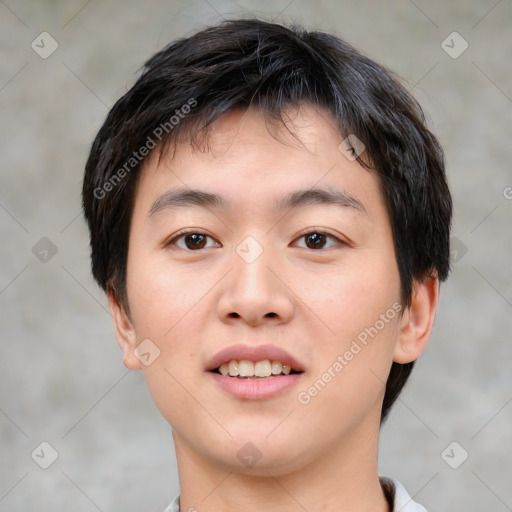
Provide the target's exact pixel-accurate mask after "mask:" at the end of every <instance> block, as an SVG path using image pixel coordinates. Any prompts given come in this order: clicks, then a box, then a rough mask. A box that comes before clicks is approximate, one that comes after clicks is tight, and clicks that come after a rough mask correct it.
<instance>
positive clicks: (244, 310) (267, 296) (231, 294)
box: [217, 248, 295, 326]
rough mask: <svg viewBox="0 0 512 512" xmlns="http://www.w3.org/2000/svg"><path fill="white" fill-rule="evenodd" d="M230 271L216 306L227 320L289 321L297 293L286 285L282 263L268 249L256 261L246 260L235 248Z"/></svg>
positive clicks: (223, 319)
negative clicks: (278, 262)
mask: <svg viewBox="0 0 512 512" xmlns="http://www.w3.org/2000/svg"><path fill="white" fill-rule="evenodd" d="M230 263H232V264H233V268H232V270H231V272H229V273H228V275H227V276H226V279H225V280H224V285H223V289H222V295H221V297H220V299H219V302H218V305H217V312H218V315H219V317H220V318H221V320H222V321H224V322H231V323H232V322H240V321H243V322H246V323H247V324H249V325H251V326H258V325H262V324H264V323H266V322H270V323H273V324H275V325H278V324H282V323H287V322H289V321H290V320H291V318H292V317H293V314H294V308H295V306H294V294H293V292H292V291H291V289H290V288H289V287H288V286H287V284H286V282H287V279H286V275H285V274H286V273H285V272H284V270H283V267H282V265H279V264H277V259H276V258H275V257H274V256H273V255H272V254H271V250H270V249H269V248H267V249H265V250H264V251H263V252H262V254H260V255H259V256H258V257H257V258H256V259H255V260H254V261H250V260H249V261H246V260H245V259H244V258H243V257H241V256H240V255H239V254H238V253H237V252H236V251H234V254H233V257H232V258H231V259H230Z"/></svg>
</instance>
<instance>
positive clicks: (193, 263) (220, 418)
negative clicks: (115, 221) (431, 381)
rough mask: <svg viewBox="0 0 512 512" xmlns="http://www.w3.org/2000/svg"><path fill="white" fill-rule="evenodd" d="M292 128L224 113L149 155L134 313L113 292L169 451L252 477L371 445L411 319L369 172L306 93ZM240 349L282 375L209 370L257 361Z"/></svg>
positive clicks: (132, 257)
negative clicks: (198, 141) (191, 138)
mask: <svg viewBox="0 0 512 512" xmlns="http://www.w3.org/2000/svg"><path fill="white" fill-rule="evenodd" d="M287 125H288V127H289V128H290V130H291V131H292V132H293V133H294V134H296V136H297V137H294V136H292V135H291V134H290V133H289V132H288V130H287V129H286V128H284V127H283V126H282V125H280V126H278V125H269V124H268V123H266V122H265V118H264V117H263V114H262V113H261V112H259V111H256V110H249V111H246V112H245V113H243V112H231V113H229V114H226V115H224V116H223V117H221V118H220V119H219V120H218V121H217V122H216V123H215V124H214V125H213V128H212V131H211V133H210V135H209V139H208V141H209V147H208V149H207V150H206V149H205V150H204V151H199V150H197V149H193V148H192V147H191V146H189V145H187V144H184V143H183V144H178V145H177V147H176V151H175V152H174V153H172V155H171V154H169V155H167V156H166V155H162V158H161V159H160V160H159V158H158V157H157V156H158V155H156V153H155V154H153V155H152V156H151V157H150V159H149V160H147V162H146V165H145V168H144V169H143V172H142V174H141V176H140V181H139V183H138V186H137V190H136V196H135V204H134V211H133V218H132V224H131V231H130V240H129V250H128V262H127V295H128V303H129V307H130V317H129V318H128V317H126V316H125V315H124V314H123V313H122V310H120V309H119V307H118V306H117V305H116V304H115V303H114V302H113V301H111V306H112V308H113V311H114V312H115V315H114V317H115V322H116V332H117V336H118V339H119V342H120V344H121V346H122V348H123V351H124V355H125V364H126V365H127V366H128V367H130V368H133V369H139V368H140V369H142V370H143V373H144V377H145V380H146V382H147V386H148V388H149V391H150V393H151V396H152V398H153V400H154V402H155V404H156V406H157V407H158V409H159V410H160V411H161V413H162V415H163V416H164V417H165V418H166V420H167V421H168V422H169V423H170V424H171V426H172V428H173V435H174V439H175V442H176V443H177V450H178V449H181V450H184V451H188V452H189V453H190V454H194V456H196V457H201V458H203V459H204V460H208V461H210V462H213V463H215V464H217V465H219V466H222V467H225V468H229V469H230V470H236V471H240V472H244V471H247V472H252V474H258V473H261V474H264V473H265V471H267V470H272V472H273V474H279V473H284V472H286V471H290V470H292V469H293V468H297V467H300V466H303V465H306V464H311V463H313V462H314V461H315V460H316V459H318V458H319V457H321V456H322V454H326V453H332V452H333V451H338V452H339V451H342V450H345V451H346V450H349V449H351V448H350V447H351V446H352V447H355V446H359V445H360V446H364V442H367V440H368V437H369V436H371V435H373V436H374V435H375V432H376V431H378V425H379V419H380V409H381V404H382V398H383V394H384V389H385V381H386V378H387V375H388V373H389V369H390V367H391V364H392V361H393V359H395V360H397V359H399V358H400V357H401V356H400V350H402V352H401V354H402V357H406V356H404V355H403V347H402V349H401V348H400V343H399V339H400V335H401V333H402V331H403V330H404V325H405V322H406V321H407V319H408V318H410V317H409V316H408V315H404V316H403V317H401V316H400V315H399V314H398V312H399V311H400V308H401V306H400V302H399V298H400V280H399V273H398V268H397V263H396V259H395V253H394V247H393V238H392V232H391V226H390V222H389V218H388V215H387V213H386V208H385V203H384V199H383V197H382V195H381V192H380V190H379V186H378V180H377V177H376V176H375V174H373V173H371V172H369V171H367V170H364V169H363V168H362V167H361V166H360V165H359V164H358V163H357V161H354V160H353V159H352V158H347V154H346V153H344V152H342V151H341V150H340V149H339V146H340V143H341V142H342V138H341V136H340V134H339V131H338V130H337V128H336V125H335V121H334V119H333V118H332V117H331V116H330V114H328V113H327V112H326V111H323V110H319V109H318V108H313V107H311V106H307V105H303V106H302V107H301V108H300V109H299V110H298V111H294V113H290V117H289V119H288V121H287ZM348 156H350V155H348ZM363 158H364V155H363ZM183 191H184V192H187V193H188V195H183V194H182V195H181V196H177V193H178V192H183ZM192 191H198V192H200V193H201V194H195V195H193V194H192V193H191V192H192ZM213 195H215V196H218V198H217V199H212V197H213ZM208 198H209V199H208ZM141 343H143V344H142V345H141V347H140V348H139V349H137V350H135V349H136V347H137V346H138V345H139V344H141ZM397 347H398V348H397ZM231 349H232V350H231ZM226 350H227V351H226ZM223 351H224V352H223ZM222 352H223V353H222ZM219 353H220V355H219V357H216V356H217V355H218V354H219ZM136 354H138V357H136ZM139 358H140V359H142V363H141V362H140V361H139ZM411 359H412V358H411ZM240 360H244V361H252V362H258V361H260V363H258V364H257V365H256V366H255V368H256V373H257V374H259V375H266V374H268V373H269V372H270V373H272V371H275V372H276V373H281V374H280V375H271V376H267V377H258V376H255V377H252V378H250V377H244V378H242V377H240V376H238V377H234V376H229V375H226V376H224V375H222V374H221V373H218V372H219V371H224V373H225V372H226V371H227V370H228V369H229V367H227V363H229V362H230V361H235V362H234V363H232V364H231V370H232V373H236V371H237V369H238V371H239V372H242V373H245V372H247V373H248V374H251V373H252V367H251V365H250V364H249V365H248V363H242V364H240V363H239V361H240ZM261 361H263V362H261ZM266 361H268V363H267V362H266ZM273 361H277V362H280V363H285V365H284V368H283V370H284V374H283V372H282V371H281V367H280V366H279V365H278V364H274V365H273V364H272V363H273ZM221 363H226V366H223V367H222V368H220V366H221ZM287 364H289V366H290V367H291V368H290V370H291V371H290V374H288V375H285V374H286V372H287V371H288V370H287V366H286V365H287ZM212 366H214V370H216V369H217V368H220V370H218V371H211V367H212ZM269 368H270V369H269ZM295 371H297V372H298V373H295ZM260 372H263V373H261V374H260ZM265 372H266V373H265ZM247 443H251V444H247ZM358 443H359V444H358ZM247 455H249V456H255V457H260V456H261V460H259V462H258V464H257V465H256V466H254V468H252V469H251V468H250V464H246V463H245V460H248V459H247V457H246V456H247ZM244 457H245V458H244Z"/></svg>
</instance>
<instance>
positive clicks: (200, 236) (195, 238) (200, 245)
mask: <svg viewBox="0 0 512 512" xmlns="http://www.w3.org/2000/svg"><path fill="white" fill-rule="evenodd" d="M208 238H209V239H210V240H213V238H212V237H211V236H210V235H207V234H206V233H201V232H198V231H185V232H183V231H181V232H180V233H178V235H176V236H175V237H173V238H172V239H171V240H169V241H168V242H166V243H165V245H166V247H167V246H170V245H175V246H177V247H179V248H180V249H185V250H191V251H196V250H198V249H205V248H206V249H208V248H210V247H219V246H220V244H219V243H218V242H216V241H215V242H214V244H213V245H208V244H207V240H208ZM181 241H183V244H181V245H180V243H178V242H181Z"/></svg>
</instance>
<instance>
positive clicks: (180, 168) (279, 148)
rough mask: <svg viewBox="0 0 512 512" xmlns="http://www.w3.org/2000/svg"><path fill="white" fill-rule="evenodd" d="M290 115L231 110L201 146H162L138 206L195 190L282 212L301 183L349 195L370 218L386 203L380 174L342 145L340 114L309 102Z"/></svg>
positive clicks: (148, 168) (143, 180) (148, 165)
mask: <svg viewBox="0 0 512 512" xmlns="http://www.w3.org/2000/svg"><path fill="white" fill-rule="evenodd" d="M282 118H283V121H284V123H283V122H281V121H277V120H275V119H273V118H271V117H268V116H265V115H264V114H263V113H262V112H261V111H259V110H256V109H248V110H245V111H242V110H239V111H232V112H228V113H226V114H224V115H222V116H221V117H220V118H218V119H217V120H216V121H215V122H214V123H213V124H212V126H211V128H210V130H209V132H208V134H207V137H205V138H204V141H205V143H204V144H203V145H201V146H200V147H197V146H194V145H192V144H191V143H190V142H189V141H179V140H178V141H176V142H173V143H172V144H171V145H170V146H169V147H168V148H167V149H166V150H163V151H156V150H155V151H154V152H153V153H152V154H151V155H150V156H149V157H148V159H147V160H146V161H145V163H144V166H143V169H142V171H141V176H140V178H139V183H138V187H137V190H136V201H135V204H136V208H138V209H140V208H143V209H144V210H145V212H146V214H148V213H150V212H151V211H152V210H153V211H154V210H155V202H157V201H158V199H159V198H161V197H162V195H164V194H166V193H167V195H168V196H172V195H173V193H174V192H176V191H177V190H178V189H179V190H181V192H184V191H186V190H187V189H189V190H190V191H192V190H195V191H204V192H206V193H208V194H210V195H216V196H220V197H221V201H218V200H214V201H213V202H211V204H210V206H213V205H214V204H215V202H217V203H218V204H219V205H220V206H222V207H224V206H225V207H226V209H233V208H236V207H237V206H238V207H240V208H242V209H243V208H244V207H246V206H248V205H250V204H255V203H257V204H258V205H259V207H260V209H262V208H263V207H264V205H267V204H268V206H269V209H272V210H273V211H275V210H276V206H278V205H279V204H283V200H285V201H286V199H284V198H285V195H286V193H288V198H287V199H290V195H291V194H293V193H294V192H297V191H299V190H303V191H304V190H308V189H311V190H320V189H323V190H329V191H331V192H334V194H338V196H343V195H344V196H345V199H347V200H348V202H350V201H352V203H353V204H352V206H357V204H358V205H359V206H360V208H359V210H360V211H362V212H365V213H367V214H368V215H369V216H370V217H372V216H374V215H376V214H377V213H378V212H379V210H382V206H383V198H382V196H381V194H380V190H379V186H378V180H377V176H376V175H375V174H374V173H373V172H369V171H368V170H366V169H364V168H363V167H362V166H361V165H360V164H359V163H358V162H357V161H353V160H351V159H349V158H347V154H346V153H345V152H343V151H341V150H340V144H341V143H342V141H343V140H344V137H343V135H342V134H341V132H340V129H339V126H338V124H337V122H336V120H335V119H334V117H333V116H332V114H330V113H329V112H328V111H327V110H324V109H322V108H320V107H316V106H315V107H313V106H311V105H308V104H305V105H301V107H300V108H293V109H289V110H287V111H286V112H284V113H283V116H282ZM363 158H364V155H363ZM174 195H176V194H174ZM182 195H183V194H182ZM310 195H311V194H310ZM189 196H190V194H189ZM162 201H164V199H162ZM192 203H193V201H192ZM291 203H293V200H292V201H291ZM291 203H290V201H288V205H290V204H291ZM303 203H304V201H303ZM326 204H327V203H326ZM292 206H293V204H292ZM156 209H158V205H156Z"/></svg>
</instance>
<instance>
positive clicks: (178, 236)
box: [164, 228, 348, 252]
mask: <svg viewBox="0 0 512 512" xmlns="http://www.w3.org/2000/svg"><path fill="white" fill-rule="evenodd" d="M191 234H194V235H204V236H207V237H209V238H211V239H212V240H214V238H213V237H212V236H211V235H209V234H208V233H204V232H202V231H198V230H194V229H188V230H183V231H178V233H176V234H175V235H174V236H173V237H172V238H171V239H169V240H168V241H167V242H165V243H164V246H165V247H168V246H171V245H175V243H176V241H177V240H180V239H181V238H183V237H185V236H186V235H191ZM313 234H321V235H326V236H327V237H328V238H332V239H334V240H336V242H337V244H338V245H339V246H346V245H348V244H347V243H346V242H344V241H343V240H340V239H339V238H338V237H336V236H334V235H333V234H331V233H329V232H328V231H327V230H325V229H323V228H310V229H309V230H308V231H306V232H303V233H302V234H300V235H299V236H298V237H297V238H296V239H295V240H300V239H301V238H304V237H305V236H307V235H313ZM217 243H219V242H217ZM179 248H180V249H183V248H182V247H179ZM303 248H304V249H309V248H308V247H303ZM207 249H210V247H207ZM327 249H331V247H328V248H327ZM327 249H310V250H311V251H315V252H321V251H326V250H327ZM183 250H184V251H188V252H196V251H201V250H202V249H196V250H191V249H188V248H186V249H183Z"/></svg>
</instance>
